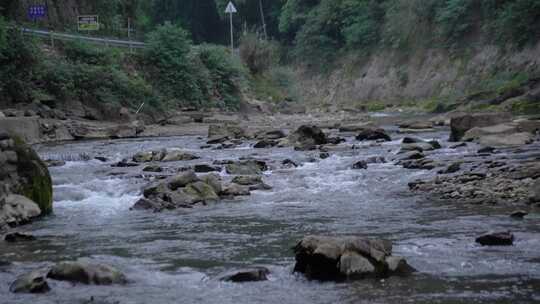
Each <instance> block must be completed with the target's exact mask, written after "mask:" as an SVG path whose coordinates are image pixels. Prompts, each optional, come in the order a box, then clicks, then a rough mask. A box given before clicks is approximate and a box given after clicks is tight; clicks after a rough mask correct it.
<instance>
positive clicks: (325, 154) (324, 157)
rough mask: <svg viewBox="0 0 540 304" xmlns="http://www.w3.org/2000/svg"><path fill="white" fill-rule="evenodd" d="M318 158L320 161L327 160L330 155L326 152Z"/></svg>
mask: <svg viewBox="0 0 540 304" xmlns="http://www.w3.org/2000/svg"><path fill="white" fill-rule="evenodd" d="M319 157H320V158H321V159H327V158H329V157H330V153H328V152H323V153H321V154H319Z"/></svg>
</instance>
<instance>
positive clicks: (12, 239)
mask: <svg viewBox="0 0 540 304" xmlns="http://www.w3.org/2000/svg"><path fill="white" fill-rule="evenodd" d="M35 240H36V237H35V236H33V235H31V234H26V233H20V232H14V233H8V234H6V235H5V236H4V241H6V242H8V243H20V242H30V241H35Z"/></svg>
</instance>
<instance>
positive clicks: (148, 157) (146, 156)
mask: <svg viewBox="0 0 540 304" xmlns="http://www.w3.org/2000/svg"><path fill="white" fill-rule="evenodd" d="M154 153H155V152H152V151H147V152H138V153H137V154H135V155H133V161H134V162H136V163H148V162H151V161H152V160H154Z"/></svg>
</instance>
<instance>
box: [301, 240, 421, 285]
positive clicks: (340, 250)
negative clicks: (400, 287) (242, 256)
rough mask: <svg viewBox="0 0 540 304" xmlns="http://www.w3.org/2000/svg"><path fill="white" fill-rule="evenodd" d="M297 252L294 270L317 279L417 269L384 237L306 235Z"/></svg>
mask: <svg viewBox="0 0 540 304" xmlns="http://www.w3.org/2000/svg"><path fill="white" fill-rule="evenodd" d="M294 253H295V255H296V265H295V266H294V271H295V272H300V273H303V274H304V275H305V276H306V277H307V278H308V279H314V280H321V281H329V280H330V281H341V280H347V279H363V278H372V277H377V278H378V277H388V276H390V275H408V274H411V273H413V272H415V271H416V270H415V269H414V268H413V267H411V266H409V265H408V264H407V261H406V260H405V259H404V258H401V257H397V256H392V243H391V242H390V241H386V240H380V239H368V238H364V237H357V236H346V237H328V236H306V237H304V238H303V239H302V241H300V242H299V243H298V244H297V245H296V246H295V247H294Z"/></svg>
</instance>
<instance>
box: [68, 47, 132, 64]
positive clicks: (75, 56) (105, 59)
mask: <svg viewBox="0 0 540 304" xmlns="http://www.w3.org/2000/svg"><path fill="white" fill-rule="evenodd" d="M63 52H64V55H65V56H66V58H67V59H68V60H69V61H72V62H76V63H86V64H92V65H114V64H116V63H117V62H119V61H120V60H121V55H122V53H121V52H120V51H119V50H117V49H113V48H104V47H102V46H96V45H93V44H90V43H87V42H84V41H71V42H64V43H63Z"/></svg>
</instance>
